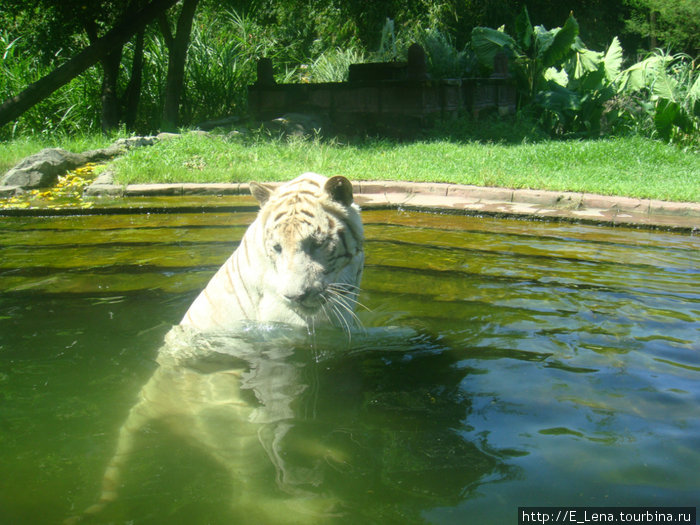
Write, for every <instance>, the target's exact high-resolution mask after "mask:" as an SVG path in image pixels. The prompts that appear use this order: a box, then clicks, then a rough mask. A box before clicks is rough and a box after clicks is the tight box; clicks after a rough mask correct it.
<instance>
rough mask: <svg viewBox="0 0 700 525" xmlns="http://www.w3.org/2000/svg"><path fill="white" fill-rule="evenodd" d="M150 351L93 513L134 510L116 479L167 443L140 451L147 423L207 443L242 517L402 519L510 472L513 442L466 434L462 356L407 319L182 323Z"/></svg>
mask: <svg viewBox="0 0 700 525" xmlns="http://www.w3.org/2000/svg"><path fill="white" fill-rule="evenodd" d="M158 365H159V366H158V368H157V369H156V371H155V372H154V374H153V375H152V377H151V378H150V379H149V381H148V382H147V383H146V385H145V386H144V387H143V389H142V390H141V393H140V394H139V400H138V402H137V403H136V405H135V406H134V407H133V408H132V409H131V411H130V413H129V416H128V418H127V420H126V421H125V423H124V425H123V426H122V428H121V430H120V432H119V440H118V445H117V450H116V453H115V455H114V456H113V458H112V459H111V461H110V463H109V466H108V467H107V470H106V473H105V478H104V481H103V490H102V494H101V499H100V502H99V503H98V504H96V505H94V506H92V507H91V508H90V509H88V511H87V514H88V515H90V516H92V517H93V519H99V520H108V519H110V518H111V517H114V515H115V513H118V514H119V515H120V517H121V518H127V517H128V516H127V515H128V514H129V513H130V511H129V510H128V509H125V508H124V502H119V499H120V498H121V497H122V496H121V494H120V493H119V491H120V487H121V486H122V485H123V484H125V485H126V486H125V487H124V492H126V493H127V494H128V493H130V492H131V491H132V490H133V489H130V488H129V486H128V485H129V484H138V483H140V481H139V480H138V479H137V478H135V477H134V476H133V475H131V474H129V470H130V469H132V465H133V464H134V463H135V462H136V461H139V462H141V463H143V462H146V463H148V462H149V461H153V460H155V459H156V458H157V457H158V456H159V455H162V451H161V452H160V453H158V454H155V455H153V456H152V457H150V458H149V455H148V454H144V452H143V447H144V446H146V447H147V446H148V445H146V444H147V443H149V437H148V432H151V433H153V432H154V431H155V432H156V433H166V434H170V435H171V436H178V440H177V441H175V442H174V443H171V445H170V446H171V447H172V448H173V450H172V454H174V455H177V454H178V453H180V454H181V452H179V451H181V447H182V444H183V443H185V442H186V443H189V444H190V445H192V446H194V447H195V448H196V449H198V450H200V451H201V452H204V453H205V455H206V456H208V458H209V461H204V462H203V465H204V466H203V468H208V469H212V470H216V469H219V470H222V471H223V472H224V473H225V475H226V476H227V477H228V478H229V482H228V483H227V485H228V486H229V487H230V490H231V494H230V497H229V500H228V502H224V501H223V500H222V501H221V502H220V503H222V504H225V505H226V506H227V507H228V508H227V509H226V513H227V514H229V516H230V518H231V519H236V520H247V519H250V518H251V517H253V516H254V517H255V519H256V520H258V522H262V523H294V522H305V523H309V522H314V523H318V522H358V521H357V520H360V519H361V520H362V521H363V522H373V521H375V520H377V519H378V517H379V516H381V519H380V520H379V521H382V522H391V521H394V520H398V519H400V520H402V522H409V523H410V522H416V521H420V515H421V513H422V512H423V511H424V510H426V509H430V508H433V507H436V506H453V505H456V504H458V503H459V501H461V500H462V499H463V498H464V497H465V495H467V494H469V493H471V492H472V491H474V490H475V489H476V487H478V486H479V484H480V483H481V482H482V480H485V479H488V480H490V481H492V480H494V479H503V478H506V477H508V476H511V475H512V469H511V468H509V467H508V466H507V465H506V459H507V454H505V457H504V454H502V453H498V452H497V451H494V450H490V449H489V448H488V446H487V444H486V443H484V442H483V439H481V440H480V441H479V442H471V441H469V440H467V439H465V437H464V433H463V431H462V429H463V427H464V422H465V420H466V419H468V416H469V414H470V412H471V402H470V399H469V397H468V395H466V394H465V393H464V390H463V389H462V388H461V384H462V383H463V381H464V380H465V377H466V376H467V374H468V370H467V369H465V368H463V367H460V366H458V365H457V358H456V354H455V353H454V352H451V351H450V349H448V348H447V347H445V346H444V345H443V344H441V342H440V341H439V339H438V338H434V337H430V336H427V335H425V334H419V333H417V332H415V331H413V330H410V329H405V328H402V329H399V328H370V329H368V330H367V331H365V332H363V333H355V334H353V335H352V338H351V340H350V341H348V340H347V339H346V338H345V336H344V335H343V334H337V333H335V332H325V331H318V332H316V333H315V334H313V335H311V336H309V335H308V334H306V333H305V332H303V331H299V330H297V329H295V328H291V327H287V326H280V325H265V326H259V325H258V326H256V325H250V324H249V325H244V326H242V327H241V329H240V330H239V331H237V332H236V333H235V334H234V333H225V334H224V333H220V334H208V335H203V334H196V333H193V332H188V331H187V330H185V329H183V328H182V327H179V326H177V327H175V328H173V329H172V330H171V331H170V332H169V334H168V335H167V336H166V340H165V344H164V345H163V347H162V348H161V349H160V351H159V354H158ZM427 371H429V372H430V373H426V372H427ZM156 421H157V422H159V423H160V426H154V425H153V423H154V422H156ZM148 429H150V430H148ZM166 429H167V430H166ZM159 439H160V438H159ZM151 443H152V440H151ZM163 443H166V446H167V443H168V438H166V439H160V443H159V445H161V446H162V444H163ZM212 463H214V464H215V465H213V466H212ZM140 468H141V469H143V467H142V466H141V467H140ZM151 468H154V467H151ZM148 470H149V469H148V468H147V469H146V472H145V474H146V475H148V474H147V472H148ZM162 476H163V477H164V478H167V477H168V474H167V472H166V473H163V474H162ZM221 477H222V476H221V472H220V473H219V478H221ZM114 502H116V503H114ZM114 509H118V510H114ZM222 510H223V509H222ZM183 512H185V513H187V509H186V508H185V509H184V510H183ZM125 514H126V515H125ZM133 517H135V516H133ZM171 517H175V516H171ZM178 517H179V518H183V516H178ZM237 522H239V521H237Z"/></svg>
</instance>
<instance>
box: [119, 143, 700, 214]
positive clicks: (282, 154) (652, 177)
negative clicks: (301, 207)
mask: <svg viewBox="0 0 700 525" xmlns="http://www.w3.org/2000/svg"><path fill="white" fill-rule="evenodd" d="M110 167H111V168H112V169H114V171H115V177H116V180H117V181H118V182H119V183H122V184H131V183H149V182H189V183H192V182H194V183H204V182H249V181H251V180H258V181H282V180H289V179H292V178H294V177H296V176H297V175H299V174H300V173H303V172H305V171H316V172H318V173H322V174H324V175H345V176H347V177H349V178H351V179H354V180H381V179H384V180H402V181H416V182H450V183H460V184H474V185H479V186H500V187H508V188H532V189H542V190H554V191H574V192H588V193H599V194H604V195H620V196H629V197H639V198H655V199H664V200H676V201H691V202H700V156H698V155H697V154H696V153H693V152H684V151H682V150H680V149H679V148H677V147H674V146H670V145H667V144H663V143H661V142H658V141H654V140H650V139H645V138H642V137H626V138H614V139H601V140H580V141H579V140H577V141H543V142H537V143H521V144H506V143H482V142H473V141H464V142H460V141H455V140H450V139H438V138H436V139H427V140H423V141H415V142H397V141H392V140H388V139H365V140H358V141H353V142H342V141H339V140H337V139H333V140H323V139H320V138H318V137H311V138H306V139H303V138H298V137H289V138H272V137H269V136H268V137H266V136H264V135H261V134H249V135H247V136H223V135H221V136H217V135H198V134H184V135H182V136H181V137H180V138H177V139H173V140H170V141H167V142H161V143H158V144H156V145H155V146H153V147H151V148H141V149H138V150H133V151H131V152H129V153H128V154H127V155H125V156H124V157H121V158H119V159H116V160H115V161H113V162H112V163H111V165H110Z"/></svg>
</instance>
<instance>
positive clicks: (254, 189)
mask: <svg viewBox="0 0 700 525" xmlns="http://www.w3.org/2000/svg"><path fill="white" fill-rule="evenodd" d="M250 194H251V195H252V196H253V197H255V200H256V201H258V204H260V206H263V205H264V204H265V203H266V202H267V200H268V199H269V198H270V195H271V194H272V188H269V187H268V186H263V185H262V184H260V183H257V182H251V183H250Z"/></svg>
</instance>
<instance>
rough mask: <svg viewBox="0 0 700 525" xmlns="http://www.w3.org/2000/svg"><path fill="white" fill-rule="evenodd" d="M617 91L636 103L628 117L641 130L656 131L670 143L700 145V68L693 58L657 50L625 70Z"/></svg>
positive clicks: (630, 105) (695, 146)
mask: <svg viewBox="0 0 700 525" xmlns="http://www.w3.org/2000/svg"><path fill="white" fill-rule="evenodd" d="M617 89H618V93H619V95H620V96H621V97H626V99H627V100H628V101H630V100H631V101H633V102H635V104H634V105H632V104H628V105H627V109H628V111H627V113H626V115H625V116H626V117H627V119H628V120H632V121H634V122H636V123H637V127H638V128H639V127H647V128H652V129H653V131H654V132H655V133H656V134H657V135H658V136H659V137H661V138H662V139H664V140H666V141H670V142H676V143H679V144H683V145H686V146H691V147H694V148H697V147H698V146H700V139H699V135H700V69H699V68H698V67H697V66H695V65H694V63H693V61H692V60H691V59H690V57H689V56H687V55H683V54H676V55H670V54H668V53H665V52H663V51H661V50H656V51H655V52H653V53H651V54H650V55H649V56H647V57H646V58H645V59H643V60H641V61H640V62H638V63H636V64H634V65H632V66H630V67H629V68H627V69H626V70H624V71H623V72H622V73H621V74H620V76H619V79H618V85H617ZM630 107H631V108H633V109H629V108H630ZM640 122H642V123H643V124H641V125H640Z"/></svg>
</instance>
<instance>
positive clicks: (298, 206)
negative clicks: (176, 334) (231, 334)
mask: <svg viewBox="0 0 700 525" xmlns="http://www.w3.org/2000/svg"><path fill="white" fill-rule="evenodd" d="M250 187H251V193H252V194H253V196H254V197H255V198H256V199H257V200H258V202H259V203H260V205H261V209H260V212H259V214H258V216H257V218H256V219H255V221H254V222H253V224H251V225H250V227H249V228H248V230H247V231H246V233H245V235H244V236H243V239H242V240H241V243H240V245H239V246H238V249H236V251H234V252H233V254H232V255H231V257H230V258H229V259H228V260H227V261H226V263H224V265H223V266H222V267H221V268H220V269H219V271H218V272H217V273H216V275H214V277H213V278H212V279H211V281H210V282H209V284H208V285H207V287H206V288H205V289H204V290H203V291H202V293H201V294H200V295H199V296H198V297H197V299H196V300H195V301H194V303H193V304H192V306H191V307H190V309H189V310H188V311H187V313H186V314H185V316H184V318H183V319H182V321H181V323H180V324H182V325H185V326H191V327H193V328H196V329H198V330H202V331H208V330H213V329H214V330H216V329H226V328H229V327H231V326H232V325H233V324H235V323H236V322H237V321H240V320H242V319H246V320H253V321H274V322H282V323H288V324H293V325H307V326H308V325H312V324H315V323H317V322H331V323H332V324H336V325H339V326H341V327H344V328H345V329H349V328H350V326H352V324H353V322H354V317H355V314H354V312H353V306H354V304H355V303H356V301H357V293H358V290H359V288H358V287H359V284H360V279H361V277H362V269H363V264H364V251H363V244H362V243H363V229H362V220H361V218H360V213H359V211H360V210H359V208H358V206H357V205H356V204H354V203H353V195H352V184H351V183H350V181H349V180H348V179H346V178H345V177H342V176H335V177H331V178H326V177H323V176H322V175H318V174H316V173H305V174H303V175H301V176H299V177H297V178H296V179H294V180H292V181H291V182H288V183H286V184H284V185H282V186H280V187H279V188H278V189H276V190H272V189H270V188H269V187H267V186H264V185H262V184H258V183H255V182H253V183H251V185H250Z"/></svg>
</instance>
